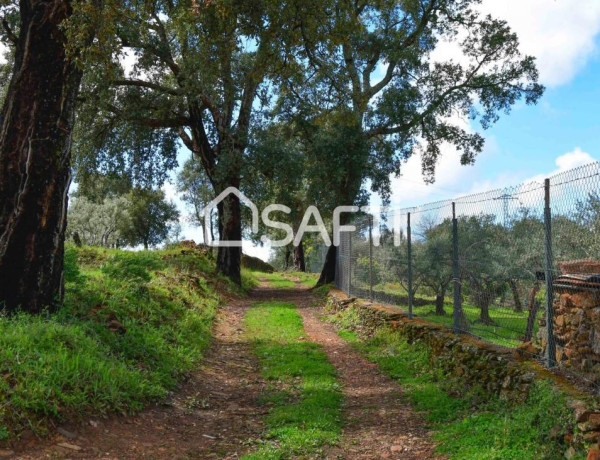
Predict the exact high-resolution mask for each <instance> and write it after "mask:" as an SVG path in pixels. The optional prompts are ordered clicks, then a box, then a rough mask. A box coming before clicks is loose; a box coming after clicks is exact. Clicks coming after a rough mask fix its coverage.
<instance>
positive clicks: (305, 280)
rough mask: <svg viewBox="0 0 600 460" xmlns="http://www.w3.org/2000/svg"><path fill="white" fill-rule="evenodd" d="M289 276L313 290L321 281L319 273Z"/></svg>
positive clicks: (293, 273)
mask: <svg viewBox="0 0 600 460" xmlns="http://www.w3.org/2000/svg"><path fill="white" fill-rule="evenodd" d="M288 275H289V276H290V277H292V278H294V279H298V282H299V283H300V284H301V285H302V286H304V287H307V288H313V287H315V285H316V284H317V281H318V280H319V274H318V273H306V272H290V273H288Z"/></svg>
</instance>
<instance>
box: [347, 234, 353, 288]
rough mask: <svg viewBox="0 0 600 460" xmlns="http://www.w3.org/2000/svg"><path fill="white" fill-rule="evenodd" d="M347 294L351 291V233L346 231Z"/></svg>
mask: <svg viewBox="0 0 600 460" xmlns="http://www.w3.org/2000/svg"><path fill="white" fill-rule="evenodd" d="M347 234H348V292H347V294H348V296H350V293H351V291H352V233H350V232H348V233H347Z"/></svg>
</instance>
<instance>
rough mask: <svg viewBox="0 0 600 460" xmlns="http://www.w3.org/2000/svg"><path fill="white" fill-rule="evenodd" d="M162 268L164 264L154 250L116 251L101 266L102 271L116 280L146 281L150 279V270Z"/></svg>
mask: <svg viewBox="0 0 600 460" xmlns="http://www.w3.org/2000/svg"><path fill="white" fill-rule="evenodd" d="M161 268H164V264H163V263H162V261H161V260H160V257H159V256H158V255H157V254H156V253H155V252H150V251H143V252H117V253H115V254H113V255H112V256H111V257H109V259H108V260H107V261H106V263H104V264H103V265H102V267H101V270H102V272H103V273H104V274H105V275H106V276H108V277H109V278H111V279H113V280H116V281H119V280H121V281H127V280H137V281H140V282H148V281H150V280H151V279H152V276H151V274H150V271H156V270H159V269H161Z"/></svg>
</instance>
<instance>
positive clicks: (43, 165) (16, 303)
mask: <svg viewBox="0 0 600 460" xmlns="http://www.w3.org/2000/svg"><path fill="white" fill-rule="evenodd" d="M71 13H72V9H71V2H70V1H65V0H62V1H61V0H54V1H39V0H38V1H36V0H29V1H27V0H21V2H20V15H21V26H20V34H19V37H18V39H17V43H16V54H15V63H14V67H13V76H12V78H11V81H10V85H9V88H8V91H7V94H6V99H5V102H4V106H3V108H2V120H1V121H2V127H1V128H0V304H2V303H4V307H5V308H6V309H7V310H8V311H9V312H10V311H14V310H16V309H17V308H21V309H22V310H25V311H28V312H31V313H38V312H41V311H42V310H43V309H44V308H46V307H48V308H50V310H53V309H55V308H56V307H57V305H58V302H59V301H60V299H61V297H62V286H63V255H64V239H65V228H66V223H67V220H66V219H67V192H68V189H69V184H70V181H71V176H70V163H71V129H72V126H73V116H74V105H75V99H76V96H77V93H78V90H79V85H80V82H81V76H82V71H81V70H80V69H78V68H77V67H76V65H75V64H74V63H73V62H70V61H68V60H67V59H66V54H65V36H64V34H63V31H62V30H61V27H60V25H61V23H62V22H63V20H65V19H66V18H68V17H69V16H70V15H71Z"/></svg>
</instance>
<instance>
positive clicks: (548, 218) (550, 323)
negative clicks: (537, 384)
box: [544, 179, 556, 368]
mask: <svg viewBox="0 0 600 460" xmlns="http://www.w3.org/2000/svg"><path fill="white" fill-rule="evenodd" d="M544 233H545V235H544V236H545V238H544V239H545V252H546V366H547V367H549V368H550V367H554V366H555V365H556V344H555V343H554V312H553V309H554V308H553V307H554V306H553V302H554V294H553V292H552V279H553V275H552V266H553V261H552V212H551V210H550V179H546V180H545V181H544Z"/></svg>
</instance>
